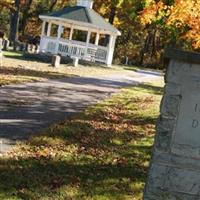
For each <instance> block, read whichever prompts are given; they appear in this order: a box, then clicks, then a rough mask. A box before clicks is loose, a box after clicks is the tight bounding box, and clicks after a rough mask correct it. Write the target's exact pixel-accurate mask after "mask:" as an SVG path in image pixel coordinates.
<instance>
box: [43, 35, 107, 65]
mask: <svg viewBox="0 0 200 200" xmlns="http://www.w3.org/2000/svg"><path fill="white" fill-rule="evenodd" d="M41 44H42V48H43V49H40V51H41V52H45V53H51V54H60V55H62V56H70V57H78V58H80V59H83V60H88V61H92V62H95V61H98V62H102V63H106V60H107V55H108V49H107V48H106V47H102V46H97V45H93V44H86V43H84V42H79V41H73V40H64V39H59V40H58V39H57V38H53V37H43V38H42V41H41Z"/></svg>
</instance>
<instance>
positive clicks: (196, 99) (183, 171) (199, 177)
mask: <svg viewBox="0 0 200 200" xmlns="http://www.w3.org/2000/svg"><path fill="white" fill-rule="evenodd" d="M165 57H166V60H167V72H166V75H165V90H164V96H163V100H162V103H161V108H160V117H159V119H158V123H157V134H156V138H155V142H154V151H153V156H152V160H151V165H150V169H149V175H148V180H147V183H146V186H145V191H144V200H200V54H197V53H191V52H184V51H179V50H174V49H171V50H170V49H168V50H166V54H165Z"/></svg>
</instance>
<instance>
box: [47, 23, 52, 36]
mask: <svg viewBox="0 0 200 200" xmlns="http://www.w3.org/2000/svg"><path fill="white" fill-rule="evenodd" d="M51 24H52V23H51V22H49V23H48V29H47V36H48V37H49V36H50V34H51Z"/></svg>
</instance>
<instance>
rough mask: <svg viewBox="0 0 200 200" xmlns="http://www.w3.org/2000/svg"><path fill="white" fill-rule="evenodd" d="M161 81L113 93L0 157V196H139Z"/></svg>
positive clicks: (81, 199) (13, 199)
mask: <svg viewBox="0 0 200 200" xmlns="http://www.w3.org/2000/svg"><path fill="white" fill-rule="evenodd" d="M161 95H162V84H161V83H158V82H157V83H153V84H143V85H138V86H135V87H131V88H128V89H123V90H122V92H121V93H119V94H116V95H113V96H112V97H111V98H109V99H107V100H105V101H103V102H101V103H99V104H97V105H96V106H93V107H90V108H88V109H87V110H86V111H85V112H83V113H82V114H79V115H77V116H74V117H73V118H71V119H68V120H66V121H64V122H62V123H60V124H57V125H54V126H52V127H50V128H49V129H47V130H45V131H44V132H43V133H41V134H40V135H39V136H36V137H32V138H31V139H30V140H29V141H28V142H26V143H21V144H18V146H17V147H16V148H15V149H14V150H13V152H11V153H10V154H9V155H7V156H6V157H4V158H1V159H0V199H1V200H4V199H6V200H8V199H9V200H19V199H25V200H28V199H31V200H34V199H36V200H68V199H69V200H141V198H142V191H143V187H144V182H145V180H146V176H147V169H148V164H149V159H150V154H151V149H152V143H153V136H154V134H155V123H156V119H157V116H158V111H159V103H160V100H161Z"/></svg>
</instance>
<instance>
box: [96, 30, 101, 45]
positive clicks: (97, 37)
mask: <svg viewBox="0 0 200 200" xmlns="http://www.w3.org/2000/svg"><path fill="white" fill-rule="evenodd" d="M99 38H100V34H99V32H97V35H96V39H95V45H96V46H98V45H99Z"/></svg>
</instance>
